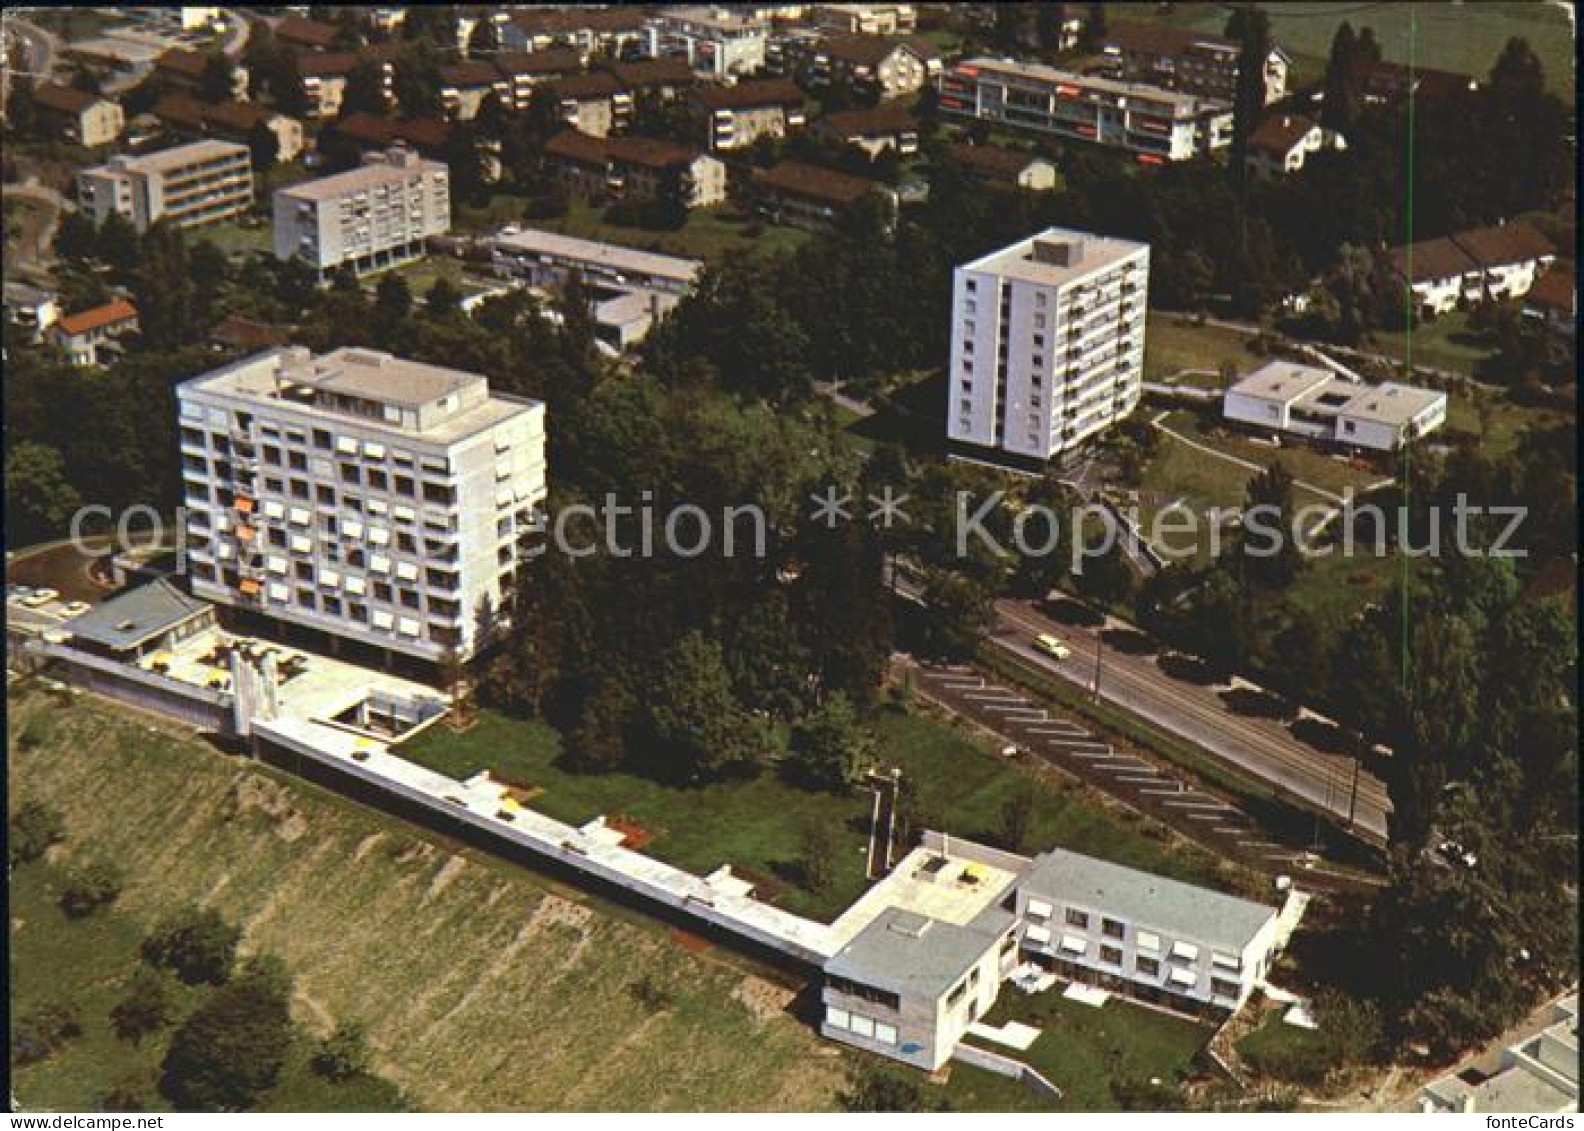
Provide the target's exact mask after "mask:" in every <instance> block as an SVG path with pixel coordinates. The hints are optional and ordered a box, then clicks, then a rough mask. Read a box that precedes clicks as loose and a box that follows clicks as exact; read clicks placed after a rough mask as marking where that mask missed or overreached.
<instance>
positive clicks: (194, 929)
mask: <svg viewBox="0 0 1584 1131" xmlns="http://www.w3.org/2000/svg"><path fill="white" fill-rule="evenodd" d="M241 940H242V932H241V930H240V929H238V928H237V927H235V926H233V925H232V924H230V923H228V922H226V921H225V920H224V919H223V918H221V916H220V913H219V912H218V911H215V910H214V909H212V908H204V909H199V908H196V907H186V908H183V909H182V910H180V911H177V912H176V913H175V914H173V915H172V916H171V917H170V918H168V919H166V920H165V921H164V922H163V923H161V924H160V925H159V926H158V927H157V928H156V929H155V931H154V933H153V934H151V935H150V936H149V937H148V938H147V939H145V940H144V941H143V957H144V959H145V960H147V961H148V962H149V963H150V964H152V965H154V966H163V967H166V968H168V969H170V970H174V971H175V972H176V976H177V977H179V978H180V979H181V980H182V981H183V982H186V983H187V984H188V985H196V984H198V983H199V982H209V983H212V984H214V985H219V984H221V983H223V982H224V981H225V980H226V979H227V978H229V977H230V976H231V967H232V964H233V963H234V962H235V961H236V948H237V944H238V943H239V942H241Z"/></svg>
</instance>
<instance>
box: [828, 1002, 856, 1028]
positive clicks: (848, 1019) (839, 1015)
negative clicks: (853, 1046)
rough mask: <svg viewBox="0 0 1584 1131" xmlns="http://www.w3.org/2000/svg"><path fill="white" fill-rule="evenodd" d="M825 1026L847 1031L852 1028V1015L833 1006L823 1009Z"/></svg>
mask: <svg viewBox="0 0 1584 1131" xmlns="http://www.w3.org/2000/svg"><path fill="white" fill-rule="evenodd" d="M825 1024H827V1025H829V1026H830V1027H831V1028H832V1029H847V1028H850V1027H851V1026H852V1014H850V1013H848V1012H847V1011H846V1010H845V1009H837V1008H836V1007H835V1006H834V1005H827V1006H826V1007H825Z"/></svg>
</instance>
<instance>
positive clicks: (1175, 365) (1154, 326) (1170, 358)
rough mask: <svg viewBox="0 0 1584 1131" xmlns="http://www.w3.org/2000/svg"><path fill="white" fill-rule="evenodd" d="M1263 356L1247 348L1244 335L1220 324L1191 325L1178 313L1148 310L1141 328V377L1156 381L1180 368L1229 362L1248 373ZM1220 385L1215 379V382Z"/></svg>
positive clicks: (1204, 367)
mask: <svg viewBox="0 0 1584 1131" xmlns="http://www.w3.org/2000/svg"><path fill="white" fill-rule="evenodd" d="M1266 360H1267V359H1266V358H1264V357H1261V356H1260V355H1259V354H1257V353H1254V352H1253V351H1252V350H1250V349H1249V348H1248V335H1247V334H1240V333H1238V332H1237V331H1236V330H1228V329H1225V328H1223V327H1220V326H1195V325H1193V324H1192V322H1190V321H1188V320H1187V319H1185V318H1184V317H1183V316H1182V315H1179V314H1165V313H1162V312H1160V311H1155V310H1152V311H1150V312H1149V321H1148V324H1147V325H1146V326H1145V328H1144V379H1145V380H1146V381H1158V380H1160V379H1161V378H1163V377H1169V376H1171V375H1172V374H1174V373H1177V372H1180V371H1181V370H1184V369H1211V370H1219V369H1220V368H1221V366H1222V364H1223V363H1224V362H1231V363H1232V364H1233V365H1235V366H1236V367H1237V371H1238V372H1239V373H1240V374H1242V373H1248V372H1250V371H1251V370H1254V369H1256V368H1258V367H1259V366H1260V365H1262V364H1264V363H1265V361H1266ZM1215 387H1217V388H1219V387H1220V384H1219V382H1217V383H1216V386H1215Z"/></svg>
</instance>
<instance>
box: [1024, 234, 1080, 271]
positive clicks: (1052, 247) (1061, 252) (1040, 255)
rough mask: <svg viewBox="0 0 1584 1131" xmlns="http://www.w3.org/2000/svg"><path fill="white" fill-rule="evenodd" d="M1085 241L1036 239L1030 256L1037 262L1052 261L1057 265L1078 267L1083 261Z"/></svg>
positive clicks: (1051, 262)
mask: <svg viewBox="0 0 1584 1131" xmlns="http://www.w3.org/2000/svg"><path fill="white" fill-rule="evenodd" d="M1083 257H1084V241H1083V240H1081V239H1071V240H1061V241H1056V240H1039V239H1037V240H1035V241H1034V247H1033V249H1032V250H1031V251H1030V253H1029V258H1030V259H1032V260H1033V261H1034V262H1035V263H1050V264H1053V265H1055V266H1057V267H1076V266H1077V265H1078V264H1079V263H1081V262H1083Z"/></svg>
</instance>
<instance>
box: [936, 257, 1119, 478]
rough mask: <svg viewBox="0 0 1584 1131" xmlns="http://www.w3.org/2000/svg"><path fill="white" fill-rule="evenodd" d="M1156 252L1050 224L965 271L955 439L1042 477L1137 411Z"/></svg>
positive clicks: (956, 345)
mask: <svg viewBox="0 0 1584 1131" xmlns="http://www.w3.org/2000/svg"><path fill="white" fill-rule="evenodd" d="M1148 290H1149V246H1148V245H1147V244H1142V243H1134V242H1132V241H1130V240H1120V239H1112V238H1109V237H1105V236H1096V235H1090V234H1088V233H1085V232H1077V231H1072V230H1069V229H1065V228H1050V229H1047V230H1046V231H1044V232H1041V233H1039V234H1038V235H1036V236H1031V237H1029V238H1028V239H1026V240H1021V241H1019V242H1018V243H1015V244H1013V245H1012V246H1010V247H1006V248H1002V249H1001V250H1000V251H996V252H992V253H991V254H989V255H986V256H984V257H983V258H982V259H977V260H975V261H974V262H972V263H969V264H966V265H965V266H962V267H959V268H957V270H956V273H955V277H954V280H953V285H952V346H951V364H950V368H949V370H948V371H947V397H948V400H947V405H946V435H947V438H948V440H949V441H950V442H951V447H952V451H953V453H954V454H956V455H960V456H965V457H969V458H975V459H983V460H986V461H989V462H993V463H1001V464H1007V465H1010V466H1013V467H1020V468H1024V469H1026V470H1038V469H1039V468H1040V467H1041V466H1042V465H1043V464H1044V463H1045V461H1047V460H1049V459H1051V458H1052V457H1053V456H1056V455H1058V454H1060V453H1062V452H1064V451H1067V450H1068V449H1070V448H1072V447H1074V446H1075V445H1077V444H1079V443H1081V442H1082V441H1084V440H1085V439H1087V438H1089V437H1090V436H1093V435H1094V434H1095V433H1097V432H1099V431H1100V430H1101V429H1103V428H1105V427H1107V426H1108V425H1110V424H1112V423H1114V422H1115V421H1117V420H1120V419H1121V418H1122V417H1124V416H1126V415H1127V414H1128V413H1129V412H1131V411H1132V410H1133V407H1134V406H1135V405H1137V404H1138V402H1139V397H1140V396H1141V395H1142V390H1143V375H1144V311H1145V305H1146V299H1147V296H1148Z"/></svg>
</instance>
